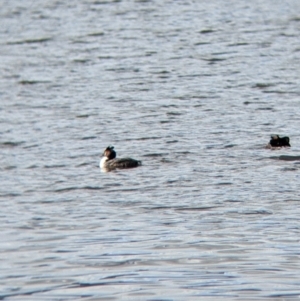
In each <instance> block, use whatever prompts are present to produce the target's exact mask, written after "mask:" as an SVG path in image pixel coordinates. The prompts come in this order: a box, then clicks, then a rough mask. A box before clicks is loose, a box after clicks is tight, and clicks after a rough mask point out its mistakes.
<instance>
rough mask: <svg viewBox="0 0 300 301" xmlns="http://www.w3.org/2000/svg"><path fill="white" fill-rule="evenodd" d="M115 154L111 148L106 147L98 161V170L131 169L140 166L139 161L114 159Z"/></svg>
mask: <svg viewBox="0 0 300 301" xmlns="http://www.w3.org/2000/svg"><path fill="white" fill-rule="evenodd" d="M116 156H117V153H116V152H115V150H114V147H113V146H108V147H107V148H106V149H105V150H104V153H103V157H102V158H101V160H100V168H101V169H106V170H113V169H117V168H123V169H124V168H133V167H138V166H140V165H142V162H141V161H138V160H135V159H131V158H116Z"/></svg>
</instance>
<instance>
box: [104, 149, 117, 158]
mask: <svg viewBox="0 0 300 301" xmlns="http://www.w3.org/2000/svg"><path fill="white" fill-rule="evenodd" d="M116 156H117V153H116V152H115V150H114V147H113V146H108V147H107V148H106V149H105V151H104V153H103V157H106V158H107V160H112V159H114V158H115V157H116Z"/></svg>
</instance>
